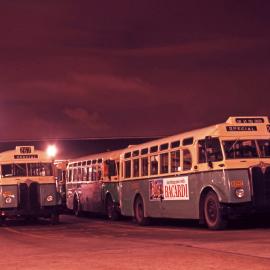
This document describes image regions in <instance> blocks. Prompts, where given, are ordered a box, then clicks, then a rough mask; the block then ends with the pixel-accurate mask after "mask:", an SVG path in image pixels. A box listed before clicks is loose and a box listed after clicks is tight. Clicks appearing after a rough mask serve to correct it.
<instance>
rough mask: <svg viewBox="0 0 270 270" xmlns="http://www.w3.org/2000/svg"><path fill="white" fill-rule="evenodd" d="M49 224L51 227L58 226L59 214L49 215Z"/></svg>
mask: <svg viewBox="0 0 270 270" xmlns="http://www.w3.org/2000/svg"><path fill="white" fill-rule="evenodd" d="M51 224H52V225H56V224H59V214H58V213H52V214H51Z"/></svg>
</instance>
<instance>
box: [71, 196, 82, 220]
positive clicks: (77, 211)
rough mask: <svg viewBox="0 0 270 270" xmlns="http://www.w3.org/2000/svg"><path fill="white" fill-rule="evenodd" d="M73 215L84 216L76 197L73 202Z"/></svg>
mask: <svg viewBox="0 0 270 270" xmlns="http://www.w3.org/2000/svg"><path fill="white" fill-rule="evenodd" d="M73 213H74V215H75V216H76V217H79V216H81V214H82V212H81V206H80V201H79V198H78V196H75V198H74V201H73Z"/></svg>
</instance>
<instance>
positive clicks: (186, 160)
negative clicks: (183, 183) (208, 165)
mask: <svg viewBox="0 0 270 270" xmlns="http://www.w3.org/2000/svg"><path fill="white" fill-rule="evenodd" d="M191 165H192V156H191V153H190V151H189V150H188V149H184V150H183V170H184V171H187V170H190V169H191Z"/></svg>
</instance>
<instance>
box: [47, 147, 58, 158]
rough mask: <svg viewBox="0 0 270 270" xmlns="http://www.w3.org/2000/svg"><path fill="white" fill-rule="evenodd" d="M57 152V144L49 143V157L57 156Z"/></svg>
mask: <svg viewBox="0 0 270 270" xmlns="http://www.w3.org/2000/svg"><path fill="white" fill-rule="evenodd" d="M56 154H57V148H56V146H55V145H49V146H48V147H47V155H48V156H49V157H51V158H55V156H56Z"/></svg>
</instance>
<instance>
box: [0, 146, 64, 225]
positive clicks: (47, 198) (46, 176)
mask: <svg viewBox="0 0 270 270" xmlns="http://www.w3.org/2000/svg"><path fill="white" fill-rule="evenodd" d="M58 206H59V196H58V193H57V191H56V183H55V177H54V169H53V160H52V158H51V157H49V156H48V155H47V153H46V152H44V151H40V150H36V149H34V146H17V147H16V149H15V150H10V151H5V152H2V153H0V216H1V220H2V221H3V220H4V219H5V218H6V217H18V216H20V217H26V218H36V217H45V218H50V219H51V221H52V223H57V222H58V220H59V212H58Z"/></svg>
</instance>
